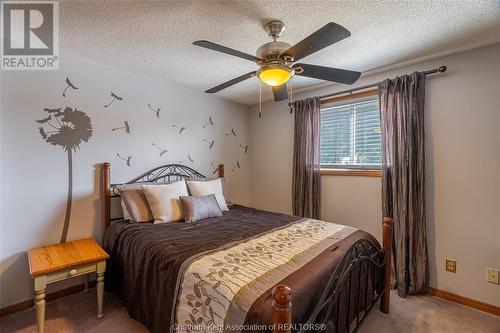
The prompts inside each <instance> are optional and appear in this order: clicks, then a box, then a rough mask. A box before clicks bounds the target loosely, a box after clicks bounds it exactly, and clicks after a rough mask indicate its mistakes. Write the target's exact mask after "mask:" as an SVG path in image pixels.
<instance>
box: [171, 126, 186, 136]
mask: <svg viewBox="0 0 500 333" xmlns="http://www.w3.org/2000/svg"><path fill="white" fill-rule="evenodd" d="M172 127H174V128H177V129H178V130H179V134H182V132H184V130H185V129H186V127H184V126H182V127H181V126H179V125H172Z"/></svg>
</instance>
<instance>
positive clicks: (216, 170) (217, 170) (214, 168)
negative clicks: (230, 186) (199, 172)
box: [210, 162, 219, 175]
mask: <svg viewBox="0 0 500 333" xmlns="http://www.w3.org/2000/svg"><path fill="white" fill-rule="evenodd" d="M210 164H211V165H212V169H213V170H214V171H213V172H212V174H214V175H215V174H216V173H218V172H219V164H217V166H215V165H214V163H213V162H211V163H210Z"/></svg>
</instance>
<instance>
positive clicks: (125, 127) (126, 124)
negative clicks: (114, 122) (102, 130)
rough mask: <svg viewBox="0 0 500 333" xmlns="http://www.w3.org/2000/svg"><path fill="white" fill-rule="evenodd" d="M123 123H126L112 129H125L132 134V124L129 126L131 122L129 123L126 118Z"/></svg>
mask: <svg viewBox="0 0 500 333" xmlns="http://www.w3.org/2000/svg"><path fill="white" fill-rule="evenodd" d="M123 124H124V126H121V127H115V128H112V129H111V130H112V131H117V130H122V129H123V130H125V133H127V134H130V126H129V124H128V121H126V120H125V121H124V122H123Z"/></svg>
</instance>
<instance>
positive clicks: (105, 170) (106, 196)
mask: <svg viewBox="0 0 500 333" xmlns="http://www.w3.org/2000/svg"><path fill="white" fill-rule="evenodd" d="M110 167H111V164H109V162H104V163H103V164H102V189H103V191H102V192H103V193H102V196H103V200H102V219H103V221H102V222H103V225H104V230H103V238H104V232H105V231H106V229H107V228H108V227H109V215H110V204H111V203H110V200H111V187H110V185H109V179H110V178H109V175H110Z"/></svg>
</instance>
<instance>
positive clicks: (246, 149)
mask: <svg viewBox="0 0 500 333" xmlns="http://www.w3.org/2000/svg"><path fill="white" fill-rule="evenodd" d="M240 147H241V149H243V151H244V152H245V154H246V153H247V152H248V145H245V146H242V145H240Z"/></svg>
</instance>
